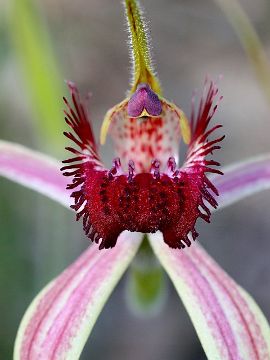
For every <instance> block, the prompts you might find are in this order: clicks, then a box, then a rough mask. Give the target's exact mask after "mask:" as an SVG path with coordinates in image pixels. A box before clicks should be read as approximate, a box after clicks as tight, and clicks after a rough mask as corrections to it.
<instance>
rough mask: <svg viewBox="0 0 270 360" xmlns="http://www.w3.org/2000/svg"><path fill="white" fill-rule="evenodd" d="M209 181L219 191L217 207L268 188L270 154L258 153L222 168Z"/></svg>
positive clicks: (269, 180)
mask: <svg viewBox="0 0 270 360" xmlns="http://www.w3.org/2000/svg"><path fill="white" fill-rule="evenodd" d="M222 171H223V172H224V175H223V176H213V177H212V178H211V181H212V182H213V184H214V185H215V186H216V187H217V189H218V191H219V197H218V198H217V201H218V204H219V209H221V208H222V207H225V206H228V205H230V204H232V203H235V202H236V201H238V200H241V199H243V198H245V197H246V196H249V195H252V194H254V193H256V192H259V191H262V190H265V189H269V188H270V154H265V155H260V156H258V157H256V158H252V159H249V160H247V161H243V162H239V163H237V164H233V165H231V166H228V167H225V168H224V169H222Z"/></svg>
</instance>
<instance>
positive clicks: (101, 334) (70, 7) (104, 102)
mask: <svg viewBox="0 0 270 360" xmlns="http://www.w3.org/2000/svg"><path fill="white" fill-rule="evenodd" d="M224 1H225V0H224ZM240 3H241V5H242V6H243V8H244V10H245V11H246V13H247V14H248V16H249V18H250V20H251V22H252V24H253V25H254V27H255V29H256V31H257V32H258V34H259V36H260V38H261V41H262V43H263V46H264V50H265V51H266V54H268V55H269V56H270V53H269V52H270V22H269V17H270V1H269V0H257V1H256V2H255V1H252V0H242V1H241V2H240ZM143 6H144V8H145V10H146V14H147V18H148V19H151V23H150V27H151V34H152V40H153V41H152V43H153V49H154V59H155V64H156V68H157V70H158V74H159V77H160V79H161V82H162V85H163V89H164V95H165V96H166V97H167V98H168V99H170V100H174V101H175V102H176V103H177V104H178V105H179V106H180V107H182V109H183V110H184V111H185V112H186V113H188V112H189V109H190V101H191V96H192V91H193V89H196V88H201V87H202V85H203V81H204V78H205V75H206V74H209V75H210V76H211V77H213V78H217V77H218V75H219V74H222V75H223V80H222V81H220V88H221V93H222V94H223V95H224V100H223V101H222V103H221V105H220V109H219V112H218V114H217V117H216V119H217V121H219V122H221V123H223V124H224V132H225V133H226V140H225V141H224V143H223V149H222V151H221V152H220V154H219V155H218V157H219V160H220V161H221V162H222V164H224V165H227V164H230V163H232V162H235V161H240V160H242V159H246V158H248V157H251V156H255V155H257V154H260V153H265V152H269V151H270V142H269V134H270V118H269V113H270V102H269V100H267V97H265V94H264V91H263V90H262V87H261V84H260V83H259V82H258V81H257V78H256V76H255V72H254V69H253V67H252V66H251V64H250V62H249V60H248V58H247V56H246V54H245V52H244V50H243V48H242V46H241V43H240V42H239V39H238V38H237V36H236V34H235V32H234V30H233V29H232V27H231V25H230V24H229V21H228V19H227V18H226V16H225V15H224V13H223V12H222V11H221V9H220V8H219V7H218V6H217V5H216V4H215V2H214V1H212V0H204V1H201V0H166V1H165V0H144V1H143ZM29 14H31V16H30V17H29ZM31 22H32V26H33V28H32V29H35V28H36V31H34V32H33V31H30V33H28V35H27V31H28V32H29V30H27V26H26V28H25V23H26V24H28V25H29V24H31ZM30 28H31V26H30ZM125 28H126V26H125V20H124V15H123V8H122V4H121V1H120V0H77V1H71V0H58V1H54V0H42V1H38V0H31V1H30V0H0V137H1V138H2V139H5V140H9V141H14V142H19V143H21V144H23V145H26V146H29V147H31V148H33V149H36V150H40V151H44V152H47V153H48V154H51V155H54V156H55V157H57V158H59V159H62V158H63V154H64V151H63V146H64V143H65V140H64V137H63V136H62V133H61V132H62V129H63V130H64V128H65V125H64V121H63V120H62V113H61V111H62V108H63V104H62V100H61V96H62V94H65V93H66V89H65V85H64V79H70V80H73V81H75V82H76V83H77V84H78V86H79V88H80V90H81V91H83V92H88V91H91V92H92V94H93V96H92V98H91V104H90V107H91V117H92V120H93V122H94V127H95V131H96V134H98V131H99V128H100V125H101V122H102V119H103V116H104V114H105V112H106V110H107V109H108V108H109V107H111V106H112V105H114V104H115V103H117V102H119V101H120V100H122V99H123V97H124V94H125V91H126V90H127V88H128V84H129V78H130V74H129V68H130V64H129V58H128V49H127V46H126V40H127V33H126V31H125ZM25 34H26V35H27V36H28V38H27V36H26V35H25ZM39 36H40V37H39ZM35 37H36V40H37V43H35ZM31 39H32V40H31ZM31 41H32V42H31ZM35 47H36V48H35ZM29 49H30V50H29ZM34 58H35V60H37V63H40V65H41V66H40V67H37V68H35V66H34V65H33V64H34V62H33V63H32V61H34ZM42 101H43V103H42ZM110 146H111V145H110V143H108V144H107V145H106V146H105V147H104V148H102V154H103V157H104V159H105V161H106V163H107V164H109V163H110V161H111V147H110ZM0 185H1V186H0V324H1V326H0V359H4V360H5V359H11V357H12V348H13V342H14V338H15V334H16V330H17V327H18V324H19V321H20V319H21V317H22V315H23V313H24V311H25V309H26V307H27V306H28V304H29V303H30V301H31V299H32V298H33V296H34V295H35V294H36V293H37V292H38V291H39V290H40V289H41V288H42V287H43V286H44V285H45V284H46V283H47V282H48V281H49V280H50V279H51V278H52V277H54V276H56V275H57V274H58V273H59V272H60V271H62V270H63V269H64V267H65V266H67V264H69V263H70V262H71V261H72V260H73V259H75V258H76V256H77V255H78V254H80V253H81V252H82V250H83V249H85V248H86V247H87V245H88V240H87V239H86V238H85V237H84V235H83V234H82V231H81V226H80V224H77V223H75V221H74V214H73V213H72V212H70V211H68V210H66V209H63V208H62V207H61V206H60V205H58V204H56V203H54V202H53V201H51V200H48V199H47V198H45V197H43V196H41V195H39V194H36V193H34V192H32V191H30V190H28V189H25V188H22V187H21V186H19V185H17V184H13V183H11V182H9V181H7V180H5V179H3V178H0ZM269 201H270V193H269V191H268V192H262V193H259V194H257V195H254V196H252V197H250V198H248V199H245V200H242V201H241V202H239V203H237V204H235V205H233V206H230V207H228V208H226V209H225V210H222V211H221V212H217V213H215V214H214V216H213V218H212V224H211V225H210V226H208V225H204V224H203V226H201V224H200V225H199V230H200V242H201V243H202V244H203V246H205V247H206V249H207V250H208V251H209V253H210V254H211V255H212V256H213V257H214V258H215V259H216V260H217V261H218V262H219V263H220V264H221V265H222V266H223V267H224V268H225V269H226V270H227V272H228V273H229V274H230V275H231V276H232V277H233V278H234V279H236V281H237V282H238V283H239V284H241V285H242V286H243V287H244V288H245V289H247V290H248V291H249V292H250V293H251V294H252V295H253V296H254V298H255V299H256V301H257V302H258V304H259V305H260V306H261V308H262V310H263V311H264V313H265V314H266V317H267V318H268V319H270V261H269V258H270V257H269V255H270V241H269V233H270V221H269V215H270V210H269V204H270V202H269ZM125 281H126V278H124V279H122V281H121V282H120V284H119V285H118V286H117V288H116V290H115V291H114V293H113V295H112V296H111V298H110V300H109V302H108V303H107V305H106V306H105V308H104V311H103V312H102V314H101V316H100V318H99V319H98V321H97V323H96V326H95V328H94V330H93V332H92V335H91V337H90V339H89V340H88V343H87V345H86V347H85V350H84V352H83V354H82V359H90V358H91V359H95V360H99V359H109V360H114V359H117V360H122V359H123V360H124V359H129V360H135V359H136V360H137V359H147V360H167V359H168V360H176V359H180V358H181V359H185V360H201V359H205V355H204V353H203V351H202V349H201V346H200V343H199V341H198V338H197V336H196V334H195V331H194V329H193V327H192V324H191V322H190V320H189V318H188V316H187V314H186V312H185V310H184V308H183V305H182V304H181V302H180V300H179V299H178V297H177V295H176V293H175V290H174V289H173V287H172V286H171V285H170V284H169V287H168V292H169V296H168V301H167V303H166V305H165V306H164V308H163V310H162V312H161V313H160V314H159V315H157V316H156V317H147V316H144V317H143V318H142V317H141V318H136V317H134V316H133V315H132V314H131V313H130V311H129V310H128V308H127V306H126V303H125V296H124V288H125Z"/></svg>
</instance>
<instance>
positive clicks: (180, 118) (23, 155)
mask: <svg viewBox="0 0 270 360" xmlns="http://www.w3.org/2000/svg"><path fill="white" fill-rule="evenodd" d="M125 7H126V14H127V20H128V25H129V30H130V40H131V48H132V55H133V64H134V69H133V70H134V71H133V73H134V77H133V80H132V87H131V90H130V92H129V94H128V95H127V98H126V99H125V100H123V101H122V102H121V103H120V104H118V105H116V106H114V107H113V108H112V109H111V110H109V111H108V112H107V114H106V115H105V119H104V122H103V125H102V127H101V136H100V140H101V143H102V144H103V143H104V142H105V139H106V136H107V134H110V135H111V136H112V139H113V142H114V145H115V151H116V154H117V156H118V157H117V158H115V159H114V160H113V165H112V167H111V168H110V169H106V168H105V167H104V165H103V163H102V161H101V159H100V157H99V154H98V148H97V145H96V142H95V138H94V135H93V131H92V128H91V124H90V122H89V116H88V113H87V108H86V104H85V102H84V101H83V100H81V97H80V95H79V92H78V90H77V88H76V86H75V85H74V84H73V83H71V82H69V83H68V86H69V89H70V92H71V99H72V100H71V102H69V101H68V100H67V99H66V98H64V101H65V104H66V107H67V108H66V111H65V115H66V122H67V124H68V125H69V126H70V128H71V132H65V135H66V136H67V137H68V138H69V139H70V140H72V141H73V142H74V143H75V145H76V146H75V147H67V150H68V151H69V152H71V153H72V154H74V155H75V156H74V157H72V158H69V159H67V160H65V161H64V164H65V165H64V167H62V171H63V174H64V175H65V176H71V177H73V179H72V182H71V183H70V184H69V185H68V186H67V189H66V181H65V179H66V178H65V177H63V176H61V174H60V172H59V163H58V162H57V161H56V160H53V159H50V158H49V157H47V156H45V155H42V154H39V153H37V152H33V151H31V150H28V149H26V148H24V147H22V146H19V145H16V144H12V143H8V142H4V141H1V142H0V174H1V175H2V176H5V177H7V178H9V179H11V180H13V181H16V182H18V183H21V184H22V185H25V186H27V187H29V188H31V189H34V190H37V191H38V192H40V193H43V194H44V195H46V196H49V197H50V198H52V199H54V200H56V201H58V202H60V203H61V204H62V205H64V206H66V207H69V206H70V196H71V198H72V199H73V200H74V203H73V204H72V205H71V208H72V209H74V210H75V211H76V213H77V220H79V219H80V218H82V223H83V228H84V231H85V233H86V235H87V236H88V237H89V238H90V239H91V240H92V241H93V242H95V243H98V244H99V246H97V245H96V244H93V245H92V246H90V247H89V248H88V249H87V250H86V251H85V252H84V253H83V254H82V255H81V256H80V257H79V258H78V259H77V260H76V261H75V262H74V263H73V264H71V265H70V266H69V267H68V268H67V269H66V270H64V271H63V273H61V274H60V275H59V276H58V277H57V278H56V279H54V280H53V281H52V282H50V283H49V285H47V286H46V287H45V288H44V289H43V290H42V291H41V292H40V294H39V295H38V296H37V297H36V298H35V299H34V300H33V302H32V304H31V305H30V307H29V308H28V310H27V311H26V314H25V315H24V317H23V320H22V322H21V325H20V327H19V331H18V335H17V338H16V343H15V351H14V358H15V359H20V360H30V359H31V360H36V359H44V360H45V359H52V360H54V359H72V360H74V359H78V358H79V356H80V353H81V351H82V349H83V347H84V344H85V342H86V341H87V338H88V336H89V334H90V332H91V329H92V328H93V326H94V324H95V321H96V319H97V317H98V315H99V313H100V311H101V310H102V307H103V306H104V304H105V303H106V301H107V299H108V297H109V295H110V294H111V292H112V290H113V289H114V287H115V286H116V284H117V282H118V281H119V279H120V278H121V276H122V275H123V273H124V271H125V270H126V268H127V267H128V265H129V264H130V263H131V261H132V259H133V258H134V256H135V255H136V253H137V251H138V250H139V249H140V246H141V244H142V239H143V238H144V239H145V237H146V238H147V241H148V242H149V243H150V245H151V247H152V249H153V251H154V253H155V255H156V256H157V258H158V259H159V261H160V263H161V264H162V266H163V267H164V269H165V271H166V272H167V273H168V275H169V277H170V278H171V280H172V282H173V284H174V285H175V288H176V290H177V292H178V294H179V296H180V298H181V300H182V302H183V304H184V306H185V308H186V309H187V311H188V313H189V315H190V318H191V320H192V322H193V324H194V327H195V329H196V332H197V334H198V337H199V339H200V341H201V344H202V346H203V348H204V351H205V353H206V355H207V357H208V358H209V359H222V360H223V359H224V360H225V359H226V360H227V359H228V360H229V359H230V360H236V359H237V360H240V359H242V360H249V359H250V360H253V359H254V360H262V359H263V360H266V359H270V329H269V325H268V323H267V320H266V319H265V317H264V316H263V314H262V312H261V311H260V309H259V308H258V306H257V305H256V303H255V302H254V300H253V299H252V298H251V297H250V296H249V295H248V294H247V293H246V292H245V291H244V290H243V289H242V288H241V287H240V286H238V285H237V284H236V283H235V282H234V281H233V280H232V279H231V278H230V277H229V276H228V275H227V274H226V273H225V272H224V270H222V269H221V268H220V267H219V265H218V264H217V263H215V261H214V260H213V259H212V258H211V257H210V256H209V255H208V254H207V253H206V252H205V251H204V250H203V248H202V247H201V246H200V245H199V244H198V243H193V240H195V239H196V238H197V236H198V233H197V232H196V230H195V223H196V221H197V219H198V218H202V219H203V220H205V221H206V222H209V221H210V215H211V212H210V209H209V207H212V208H213V209H216V208H217V196H218V193H219V194H220V196H219V208H222V207H224V206H226V205H229V204H231V203H233V202H235V201H237V200H239V199H241V198H243V197H245V196H247V195H249V194H252V193H255V192H257V191H260V190H263V189H266V188H269V187H270V155H264V156H261V157H258V158H256V159H250V160H248V161H246V162H243V163H240V164H236V165H234V166H233V167H229V168H227V169H224V174H225V175H224V176H220V174H222V173H221V171H219V170H217V169H216V168H215V167H216V166H218V165H219V163H218V162H216V161H214V160H212V159H210V160H209V159H207V158H206V157H207V155H209V154H212V153H213V152H214V151H215V150H217V149H219V148H220V145H219V143H220V141H221V140H222V139H223V136H221V137H217V138H214V139H209V138H210V137H211V136H212V135H213V133H214V132H215V131H216V130H217V129H218V128H220V125H216V126H213V127H210V128H209V127H208V125H209V123H210V121H211V119H212V117H213V115H214V113H215V111H216V108H217V103H218V101H219V99H220V98H217V93H218V90H217V86H216V84H215V83H214V82H210V83H207V84H206V86H205V89H204V92H203V95H202V98H201V101H200V102H199V109H198V111H195V108H194V104H193V106H192V112H191V116H190V121H189V120H188V119H187V117H186V116H185V114H184V112H183V111H182V110H181V109H179V108H178V107H177V106H176V105H175V104H173V103H171V102H169V101H167V100H166V99H165V98H163V97H162V95H161V88H160V84H159V81H158V79H157V77H156V75H155V74H154V71H153V67H152V63H151V57H150V53H149V45H148V42H149V41H148V38H147V36H146V29H145V26H144V23H143V20H142V16H141V10H140V8H139V6H138V4H137V2H136V1H135V0H126V1H125ZM181 137H183V140H184V141H185V143H187V146H188V149H187V156H186V160H185V162H184V164H183V166H182V167H179V165H178V147H179V142H180V138H181ZM207 173H212V175H211V176H210V177H207V175H206V174H207ZM143 234H147V235H143ZM192 243H193V244H192ZM191 245H192V246H191Z"/></svg>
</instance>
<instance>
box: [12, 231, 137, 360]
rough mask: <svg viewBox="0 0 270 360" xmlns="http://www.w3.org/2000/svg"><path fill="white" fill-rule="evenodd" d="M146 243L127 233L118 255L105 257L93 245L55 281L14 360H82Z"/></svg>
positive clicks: (32, 315)
mask: <svg viewBox="0 0 270 360" xmlns="http://www.w3.org/2000/svg"><path fill="white" fill-rule="evenodd" d="M141 237H142V235H141V234H139V233H128V232H124V233H122V234H121V235H120V237H119V239H118V243H117V246H116V247H115V248H113V249H110V250H103V251H100V250H98V247H97V246H96V245H93V246H91V247H89V248H88V249H87V250H86V251H85V252H84V253H83V254H82V255H81V256H80V257H79V258H78V259H77V260H76V261H75V262H74V263H73V264H72V265H70V266H69V267H68V268H67V269H66V270H65V271H64V272H63V273H62V274H60V275H59V276H58V277H57V278H56V279H55V280H53V281H52V282H51V283H50V284H49V285H48V286H47V287H46V288H45V289H44V290H43V291H42V292H41V293H40V294H39V295H38V296H37V297H36V299H35V300H34V301H33V302H32V304H31V305H30V307H29V308H28V310H27V312H26V314H25V316H24V318H23V320H22V323H21V325H20V328H19V331H18V335H17V339H16V344H15V352H14V358H15V360H16V359H18V360H36V359H39V360H47V359H50V360H55V359H71V360H76V359H78V358H79V356H80V353H81V351H82V349H83V347H84V344H85V342H86V340H87V338H88V336H89V334H90V331H91V329H92V327H93V326H94V323H95V321H96V319H97V317H98V315H99V313H100V311H101V310H102V307H103V306H104V304H105V302H106V301H107V299H108V297H109V295H110V294H111V292H112V290H113V288H114V287H115V285H116V284H117V282H118V281H119V279H120V278H121V276H122V274H123V272H124V271H125V269H126V268H127V266H128V265H129V263H130V262H131V260H132V258H133V256H134V255H135V253H136V251H137V249H138V246H139V244H140V240H141Z"/></svg>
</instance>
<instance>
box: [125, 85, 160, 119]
mask: <svg viewBox="0 0 270 360" xmlns="http://www.w3.org/2000/svg"><path fill="white" fill-rule="evenodd" d="M143 110H146V111H147V113H148V114H149V115H150V116H159V115H160V114H161V112H162V104H161V101H160V100H159V97H158V96H157V94H156V93H154V91H153V90H152V89H151V88H150V86H149V85H148V84H144V83H142V84H139V85H138V87H137V90H136V91H135V93H134V94H133V95H132V96H131V98H130V99H129V102H128V116H130V117H139V116H141V114H142V112H143Z"/></svg>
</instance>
